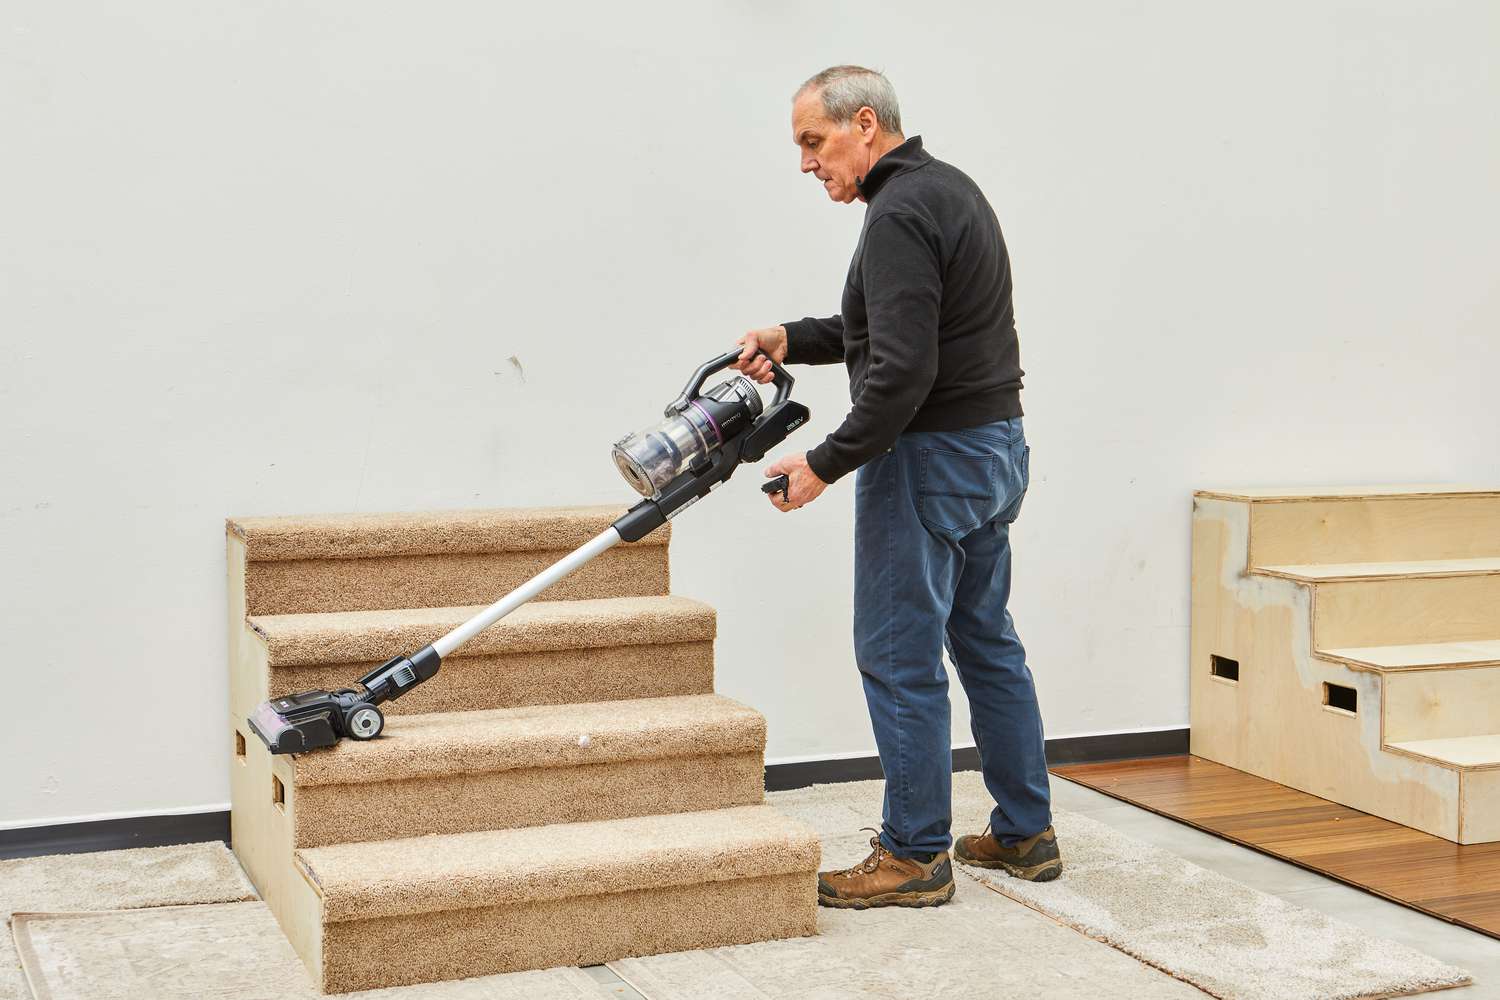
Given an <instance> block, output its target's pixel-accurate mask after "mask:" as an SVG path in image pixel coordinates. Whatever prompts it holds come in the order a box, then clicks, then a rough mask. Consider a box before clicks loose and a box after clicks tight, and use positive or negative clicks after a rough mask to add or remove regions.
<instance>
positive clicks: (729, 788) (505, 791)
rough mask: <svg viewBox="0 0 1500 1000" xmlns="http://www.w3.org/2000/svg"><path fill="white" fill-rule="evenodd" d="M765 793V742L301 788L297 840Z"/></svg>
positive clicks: (690, 807)
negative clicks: (745, 747) (751, 747)
mask: <svg viewBox="0 0 1500 1000" xmlns="http://www.w3.org/2000/svg"><path fill="white" fill-rule="evenodd" d="M764 798H765V758H764V753H763V751H761V750H755V751H752V752H749V753H742V754H714V755H705V756H693V757H670V758H666V759H648V760H631V761H618V762H614V763H608V764H590V765H587V766H582V767H566V768H558V767H540V768H526V769H519V770H510V771H500V772H496V773H492V774H459V775H453V776H449V777H441V778H431V779H425V780H421V781H385V782H376V783H366V784H355V785H312V786H309V787H306V788H298V789H296V791H295V793H294V794H293V801H292V803H291V804H290V806H289V808H290V809H291V810H292V815H293V817H294V826H293V834H292V836H293V845H294V846H296V847H299V848H301V847H323V846H326V845H329V844H347V843H361V842H366V841H374V840H395V839H397V838H401V837H421V836H426V835H428V834H434V833H470V832H474V831H478V830H508V829H514V828H516V827H525V826H545V825H547V824H549V823H580V822H587V821H591V820H604V819H622V818H625V817H630V816H661V815H666V814H669V813H682V812H701V811H704V810H708V809H719V808H724V807H727V806H746V805H757V804H759V803H761V802H762V801H764Z"/></svg>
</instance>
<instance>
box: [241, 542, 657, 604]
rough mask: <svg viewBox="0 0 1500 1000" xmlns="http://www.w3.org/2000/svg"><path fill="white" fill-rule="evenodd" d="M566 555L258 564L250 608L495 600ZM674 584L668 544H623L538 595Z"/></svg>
mask: <svg viewBox="0 0 1500 1000" xmlns="http://www.w3.org/2000/svg"><path fill="white" fill-rule="evenodd" d="M567 554H568V553H567V551H565V550H554V551H550V552H498V553H482V554H477V555H411V556H388V557H380V558H374V559H308V560H293V561H288V562H252V563H249V564H247V565H246V567H245V604H246V613H247V614H251V615H280V614H297V613H301V612H320V611H364V610H372V611H373V610H380V609H388V608H443V607H455V606H460V605H468V604H489V603H491V602H492V601H496V600H499V599H500V598H501V597H503V596H505V595H506V594H507V593H509V592H510V591H512V590H514V589H515V588H516V587H519V586H520V585H521V584H523V583H525V582H526V581H527V580H529V579H531V578H532V577H533V576H535V575H536V574H538V573H540V572H541V571H542V570H544V569H546V568H547V567H548V566H551V565H552V564H553V563H554V562H556V561H557V560H559V559H561V558H562V557H563V556H565V555H567ZM668 582H669V581H668V572H667V550H666V548H664V547H663V546H659V545H657V546H640V547H632V546H618V547H616V548H614V549H612V550H610V551H609V552H606V553H604V554H603V555H601V556H598V557H597V558H595V559H594V560H593V561H592V562H590V563H589V564H588V565H586V566H584V567H583V568H581V569H579V570H577V571H576V572H574V573H573V574H572V575H571V576H568V577H567V578H565V579H563V580H561V581H559V582H558V583H556V584H554V585H553V586H552V587H550V588H548V589H547V590H545V591H543V593H542V595H541V597H540V598H539V599H540V600H544V601H567V600H577V599H580V598H592V597H633V596H645V595H651V594H665V593H666V592H667V590H668Z"/></svg>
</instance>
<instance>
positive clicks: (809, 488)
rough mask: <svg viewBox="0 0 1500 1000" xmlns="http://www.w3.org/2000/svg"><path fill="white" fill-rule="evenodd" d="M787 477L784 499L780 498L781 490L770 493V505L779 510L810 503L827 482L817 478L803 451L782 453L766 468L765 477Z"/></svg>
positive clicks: (824, 487) (826, 486)
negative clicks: (788, 453)
mask: <svg viewBox="0 0 1500 1000" xmlns="http://www.w3.org/2000/svg"><path fill="white" fill-rule="evenodd" d="M781 475H784V476H786V477H787V484H786V495H787V498H786V499H785V500H783V499H781V491H779V490H778V491H777V492H775V493H772V494H771V495H770V501H771V506H773V507H775V508H776V509H777V510H779V511H783V512H785V511H789V510H796V509H797V508H798V507H801V506H803V505H805V504H810V503H812V502H813V501H814V500H816V499H818V496H819V494H821V493H822V492H823V491H824V490H826V489H828V484H827V483H825V482H823V480H821V479H819V478H818V474H817V473H816V472H814V471H813V470H812V469H811V468H809V467H808V464H807V455H806V454H805V453H803V452H793V453H792V454H790V455H783V456H781V457H780V458H778V459H777V460H776V461H775V463H773V464H772V465H771V467H770V468H769V469H767V470H766V478H767V479H774V478H776V477H777V476H781Z"/></svg>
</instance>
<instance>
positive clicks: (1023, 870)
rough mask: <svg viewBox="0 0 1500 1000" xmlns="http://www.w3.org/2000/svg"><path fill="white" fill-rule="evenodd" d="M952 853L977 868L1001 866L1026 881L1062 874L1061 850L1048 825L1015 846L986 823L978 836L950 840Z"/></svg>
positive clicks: (961, 860) (1039, 880) (1042, 879)
mask: <svg viewBox="0 0 1500 1000" xmlns="http://www.w3.org/2000/svg"><path fill="white" fill-rule="evenodd" d="M953 856H954V857H955V858H957V859H958V860H959V861H960V862H962V863H963V864H966V865H974V866H975V867H978V868H1003V869H1005V870H1006V871H1008V872H1010V873H1011V874H1012V875H1014V876H1015V877H1016V878H1024V879H1025V880H1026V881H1028V882H1051V881H1052V880H1053V879H1055V878H1057V876H1059V875H1061V874H1062V853H1061V852H1060V851H1058V849H1057V834H1055V833H1053V832H1052V827H1050V826H1049V827H1047V829H1045V830H1043V831H1042V832H1041V833H1039V834H1037V835H1036V836H1034V837H1027V838H1026V839H1025V840H1023V841H1021V842H1020V843H1019V844H1016V845H1015V846H1014V847H1006V846H1005V845H1004V844H1002V843H1000V841H998V840H996V839H995V835H994V834H993V833H990V828H989V827H988V826H986V827H985V828H984V832H983V833H981V834H978V835H977V836H976V835H974V834H969V835H968V836H967V837H959V838H958V840H957V841H956V842H955V843H954V844H953Z"/></svg>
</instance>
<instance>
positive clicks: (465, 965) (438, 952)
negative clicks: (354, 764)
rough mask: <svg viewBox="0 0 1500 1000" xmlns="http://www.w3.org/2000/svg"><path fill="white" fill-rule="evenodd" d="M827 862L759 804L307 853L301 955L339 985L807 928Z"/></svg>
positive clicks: (301, 865) (301, 860) (302, 859)
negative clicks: (309, 921)
mask: <svg viewBox="0 0 1500 1000" xmlns="http://www.w3.org/2000/svg"><path fill="white" fill-rule="evenodd" d="M820 858H821V848H820V846H819V842H818V838H817V834H816V832H815V831H814V830H812V828H810V827H808V826H807V825H806V824H804V823H800V822H798V821H796V820H791V819H788V818H787V817H785V816H782V815H780V814H778V813H777V812H776V811H775V810H773V809H771V808H769V807H767V806H764V805H758V806H742V807H737V808H726V809H715V810H712V811H706V812H694V813H684V814H678V815H666V816H662V815H653V816H643V817H639V818H634V819H620V820H611V821H607V822H596V823H579V824H575V825H571V826H548V827H532V828H527V829H520V830H501V831H484V832H476V833H465V834H458V835H453V836H441V835H440V836H434V837H427V838H423V839H422V840H420V841H400V840H397V841H382V842H377V843H369V844H339V845H336V846H333V847H322V848H314V849H311V850H303V851H298V852H297V853H296V859H295V864H296V866H297V868H298V870H299V872H300V873H301V875H302V876H303V877H302V879H301V880H300V885H301V890H300V891H301V892H302V895H303V900H304V902H303V904H302V907H301V908H302V909H304V910H306V909H310V908H313V907H315V908H316V911H317V912H318V913H319V914H320V923H319V925H318V933H317V934H316V935H315V936H314V937H310V938H306V939H304V942H303V948H304V951H303V957H304V958H307V959H309V960H310V964H311V965H313V966H314V967H315V968H318V969H320V971H321V977H320V978H321V980H322V983H323V985H324V988H325V989H327V990H330V991H341V992H342V991H349V990H355V989H366V988H375V987H384V986H394V985H404V984H410V983H416V982H423V981H432V980H438V979H458V978H463V977H468V976H477V975H482V974H486V973H491V972H500V971H509V970H515V969H523V968H545V967H549V966H555V965H568V964H595V963H599V962H604V961H609V960H611V959H612V958H617V957H625V956H627V955H639V954H647V953H653V952H662V951H680V950H684V949H690V948H707V947H715V946H717V945H723V944H730V943H734V942H748V941H751V940H762V939H770V938H776V937H789V936H794V935H803V934H810V933H813V932H815V930H816V908H817V900H816V880H815V878H814V875H815V873H816V871H817V867H818V862H819V860H820ZM415 943H420V946H414V945H415ZM393 955H401V956H402V958H403V959H407V958H409V959H410V960H409V961H406V960H403V961H392V959H391V956H393Z"/></svg>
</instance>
